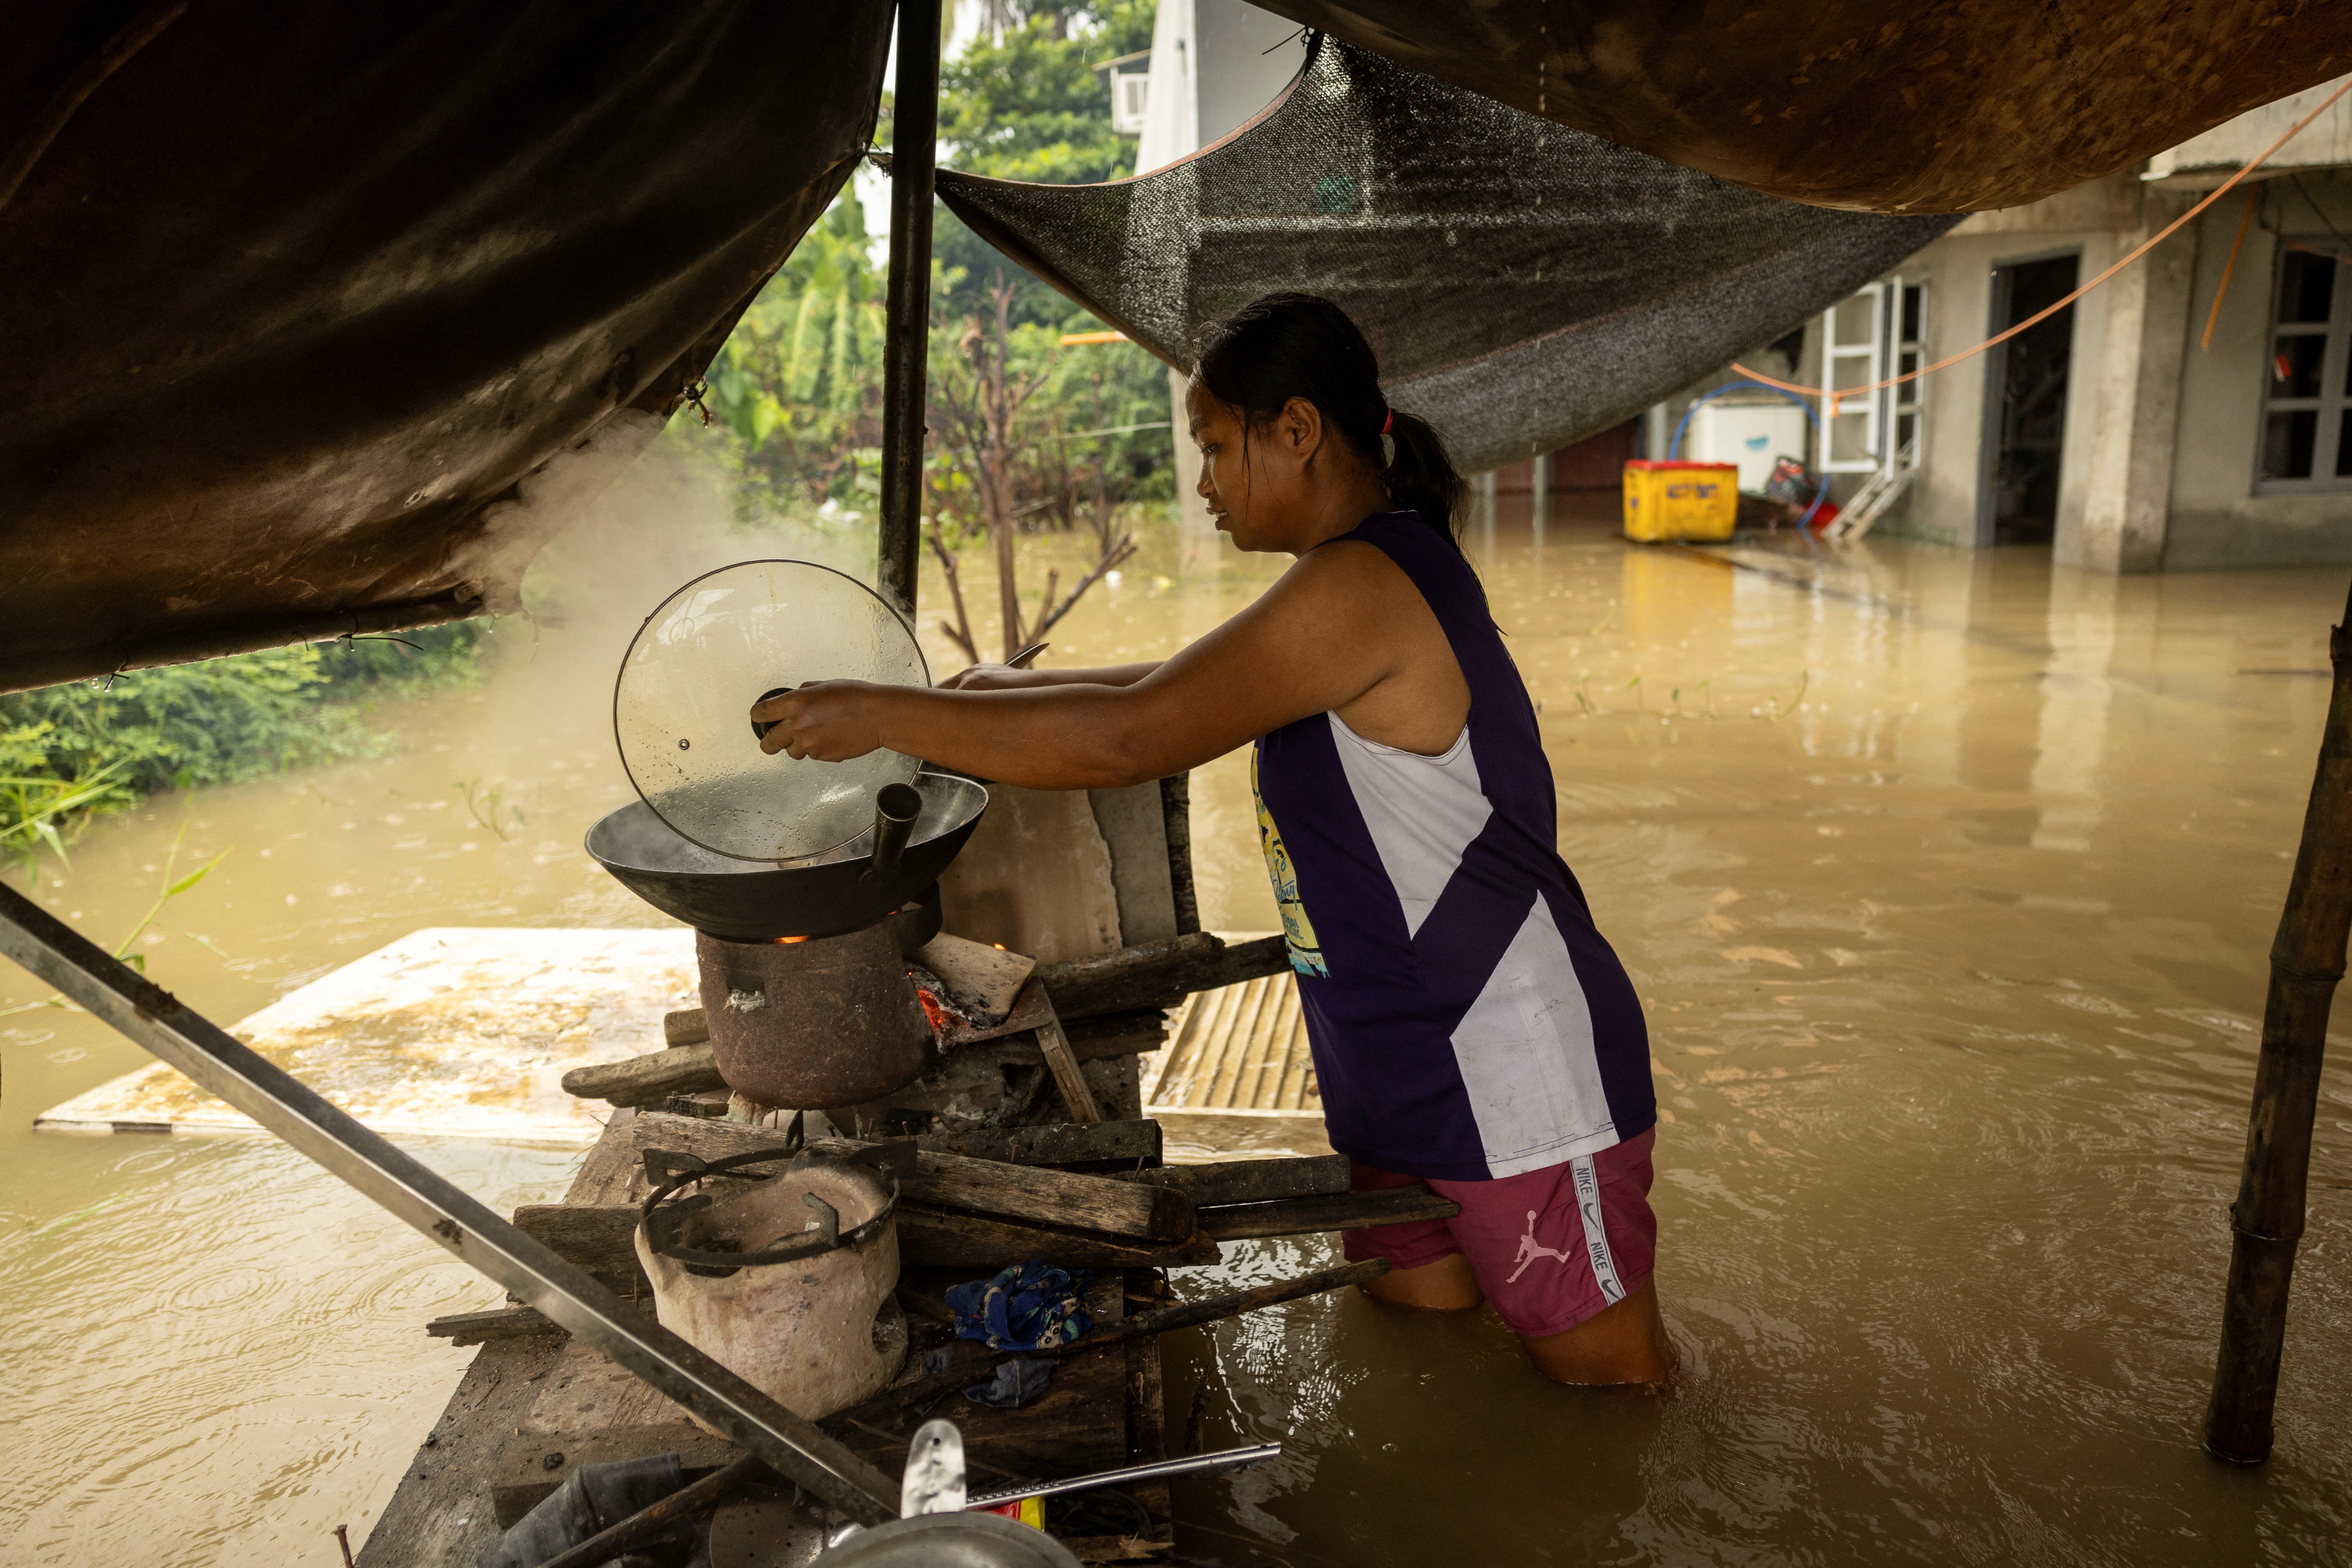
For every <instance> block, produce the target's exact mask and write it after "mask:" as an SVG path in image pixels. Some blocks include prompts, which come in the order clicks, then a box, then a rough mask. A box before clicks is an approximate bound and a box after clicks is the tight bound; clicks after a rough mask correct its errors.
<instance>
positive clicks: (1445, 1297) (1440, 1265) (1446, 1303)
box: [1363, 1252, 1486, 1312]
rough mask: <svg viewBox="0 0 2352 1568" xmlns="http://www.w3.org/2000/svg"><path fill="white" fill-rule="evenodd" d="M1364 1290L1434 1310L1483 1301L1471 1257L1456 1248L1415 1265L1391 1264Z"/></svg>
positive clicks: (1396, 1303)
mask: <svg viewBox="0 0 2352 1568" xmlns="http://www.w3.org/2000/svg"><path fill="white" fill-rule="evenodd" d="M1363 1292H1364V1294H1365V1295H1367V1296H1370V1297H1371V1298H1372V1299H1373V1300H1376V1301H1386V1302H1389V1303H1391V1305H1393V1306H1398V1307H1421V1308H1423V1309H1426V1310H1430V1311H1435V1312H1461V1311H1466V1310H1469V1309H1470V1308H1472V1307H1483V1306H1485V1305H1486V1292H1485V1291H1483V1290H1481V1289H1478V1277H1477V1276H1476V1275H1475V1274H1473V1273H1471V1272H1470V1260H1469V1259H1468V1258H1465V1257H1463V1256H1462V1255H1461V1254H1460V1253H1458V1252H1449V1253H1447V1254H1446V1255H1445V1256H1444V1257H1443V1258H1439V1259H1438V1260H1437V1261H1436V1262H1434V1263H1424V1264H1423V1265H1422V1266H1421V1267H1420V1268H1391V1269H1390V1270H1389V1271H1388V1272H1387V1273H1386V1274H1383V1275H1381V1277H1380V1278H1379V1279H1374V1280H1371V1281H1370V1282H1369V1283H1367V1284H1366V1285H1365V1286H1364V1287H1363Z"/></svg>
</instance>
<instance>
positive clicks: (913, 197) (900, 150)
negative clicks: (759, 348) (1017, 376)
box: [876, 0, 940, 620]
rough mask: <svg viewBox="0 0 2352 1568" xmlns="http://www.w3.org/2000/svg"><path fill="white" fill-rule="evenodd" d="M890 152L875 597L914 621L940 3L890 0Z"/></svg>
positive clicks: (937, 125)
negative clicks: (894, 31)
mask: <svg viewBox="0 0 2352 1568" xmlns="http://www.w3.org/2000/svg"><path fill="white" fill-rule="evenodd" d="M894 104H895V109H894V113H895V117H896V133H895V135H894V136H893V137H892V139H891V143H890V280H889V285H888V294H887V304H886V320H887V329H886V337H885V340H884V345H883V351H882V543H881V561H880V563H879V565H878V567H877V571H876V581H877V584H879V586H880V589H881V593H882V597H883V598H884V599H886V600H887V601H888V602H889V603H890V605H891V607H892V608H894V609H896V610H897V611H898V613H899V614H900V615H902V616H907V617H908V619H909V620H912V619H913V618H914V615H915V563H916V561H917V558H918V552H919V546H920V535H921V533H922V526H923V435H924V431H923V405H924V403H925V401H926V399H925V393H926V391H927V390H928V385H929V383H928V377H929V369H930V336H931V170H932V166H933V163H934V160H935V158H936V156H937V153H938V142H939V130H940V0H898V83H897V90H896V96H895V99H894Z"/></svg>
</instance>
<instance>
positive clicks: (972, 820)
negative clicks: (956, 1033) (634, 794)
mask: <svg viewBox="0 0 2352 1568" xmlns="http://www.w3.org/2000/svg"><path fill="white" fill-rule="evenodd" d="M911 787H912V788H913V789H914V791H915V792H916V794H917V795H919V797H920V805H919V809H918V810H917V812H916V814H915V816H914V818H913V820H912V821H911V822H909V823H908V824H906V828H907V834H906V837H905V839H904V841H903V845H902V847H899V849H898V854H897V856H896V857H895V858H891V857H889V856H888V855H887V851H888V850H889V849H890V848H891V847H892V846H891V845H890V843H889V837H890V835H889V834H887V833H882V834H877V833H873V832H869V833H867V834H866V835H864V836H862V837H859V838H857V839H856V840H855V841H854V842H852V843H849V844H845V845H844V846H842V847H840V848H839V849H836V850H835V851H833V852H832V853H831V854H829V855H826V856H824V857H822V858H818V859H816V860H813V861H807V862H801V863H796V864H791V865H771V864H768V863H766V862H762V861H756V860H737V859H731V858H729V857H727V856H724V855H719V854H715V853H713V852H712V851H710V850H708V849H704V848H702V847H699V846H698V845H695V844H691V843H689V842H688V841H687V840H686V839H684V838H681V837H678V836H677V834H676V833H674V832H672V831H671V830H670V829H669V827H668V826H667V825H666V824H665V823H664V822H663V821H662V819H661V818H660V817H659V816H656V815H655V813H654V810H653V808H652V807H651V806H649V805H646V803H645V802H644V801H642V800H637V801H632V802H630V803H629V804H628V805H625V806H623V807H621V808H620V809H619V810H618V811H615V812H613V813H611V814H610V815H608V816H605V817H604V820H603V821H601V822H599V823H597V824H596V826H593V827H592V828H590V829H589V830H588V853H589V854H590V855H592V856H593V857H595V859H596V863H597V864H598V865H600V866H602V867H604V869H605V870H607V871H610V872H611V873H612V874H613V875H614V877H616V878H618V879H620V881H621V884H622V885H623V886H624V887H625V888H627V889H629V890H630V891H631V892H633V893H635V894H636V895H637V896H638V897H639V898H641V899H643V900H646V902H647V903H649V904H651V905H653V906H654V908H656V909H657V910H661V911H662V912H663V913H664V914H667V915H671V916H674V917H675V918H677V919H678V920H681V921H685V922H686V923H687V924H688V925H690V926H692V927H694V928H695V929H696V930H697V931H702V932H705V933H706V934H708V935H710V936H714V937H718V938H719V939H721V940H722V941H726V942H774V941H776V940H777V939H778V938H780V937H787V936H809V937H824V936H839V935H841V934H843V933H844V932H846V931H861V930H863V929H865V928H866V927H867V926H870V925H873V924H874V923H875V922H876V921H880V920H882V919H883V918H885V917H886V916H887V915H889V914H890V913H892V912H893V911H894V910H898V909H899V908H900V907H901V906H903V905H905V904H907V903H908V902H910V901H913V900H917V899H919V896H920V895H921V894H922V893H923V892H924V890H925V889H928V888H929V887H930V886H931V884H932V883H934V882H935V881H937V880H938V879H939V875H940V872H941V871H944V870H946V869H947V868H948V863H949V862H950V861H951V860H953V859H954V858H956V852H957V851H958V850H960V849H961V848H962V847H963V846H964V841H965V840H966V839H969V838H970V837H971V830H972V828H973V827H974V826H977V825H978V824H979V822H980V814H981V813H982V812H983V811H985V810H987V809H988V791H987V790H985V789H983V788H982V786H981V785H980V784H976V783H974V782H973V781H972V780H971V779H968V778H963V777H961V776H960V775H958V774H954V773H929V772H925V773H918V774H917V775H916V776H915V782H914V784H913V785H912V786H911ZM877 848H878V849H881V850H883V851H885V855H884V857H883V858H881V859H880V860H877V856H876V850H877Z"/></svg>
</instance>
